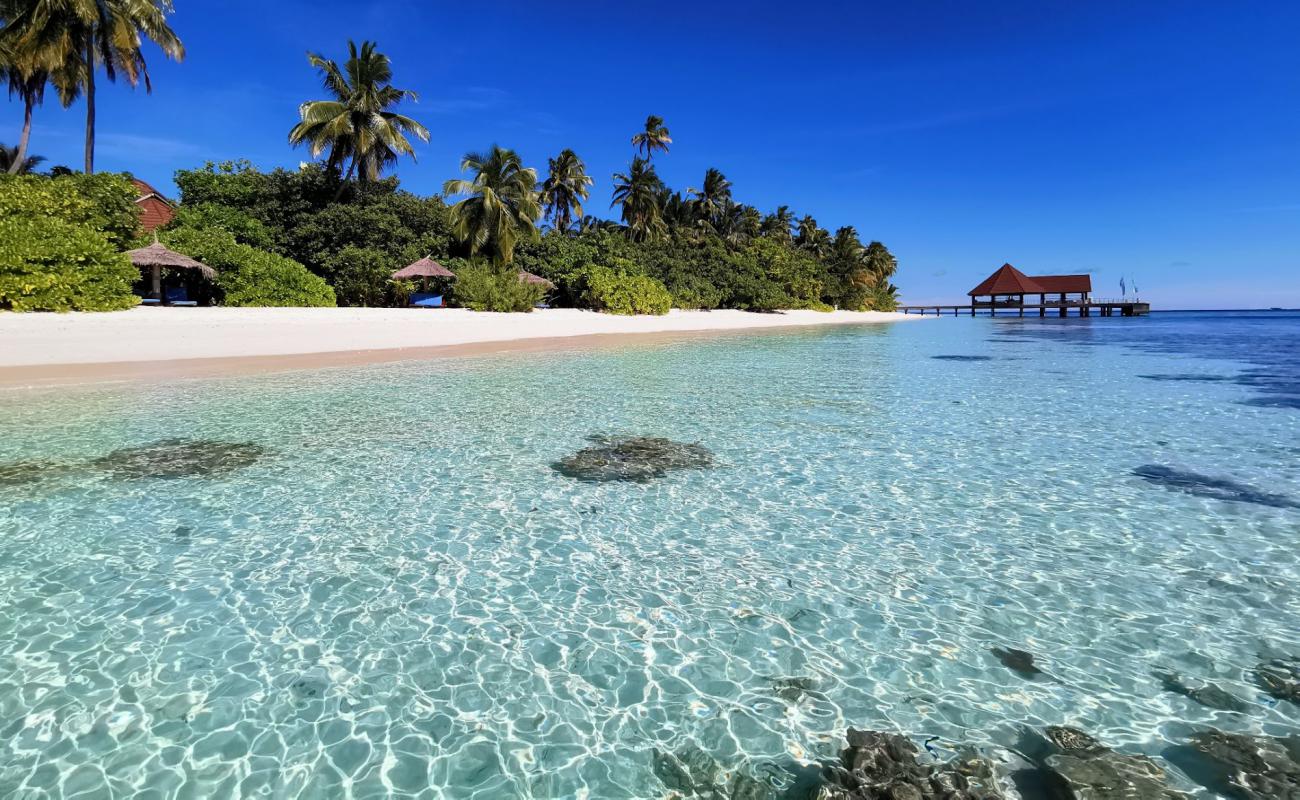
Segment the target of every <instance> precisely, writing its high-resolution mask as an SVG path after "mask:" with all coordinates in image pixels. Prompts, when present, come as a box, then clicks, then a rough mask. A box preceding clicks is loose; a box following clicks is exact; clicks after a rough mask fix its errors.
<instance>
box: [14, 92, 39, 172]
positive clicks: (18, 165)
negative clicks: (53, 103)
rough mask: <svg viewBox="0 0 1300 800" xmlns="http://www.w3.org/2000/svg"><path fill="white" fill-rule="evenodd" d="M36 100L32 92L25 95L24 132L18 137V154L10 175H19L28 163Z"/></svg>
mask: <svg viewBox="0 0 1300 800" xmlns="http://www.w3.org/2000/svg"><path fill="white" fill-rule="evenodd" d="M34 105H35V100H34V98H33V97H32V95H31V93H30V92H24V93H23V132H22V134H21V135H19V137H18V153H17V155H15V156H14V163H12V164H10V165H9V174H10V175H17V174H18V173H19V172H21V171H22V169H23V164H25V163H26V162H27V143H28V141H30V140H31V138H32V107H33V106H34Z"/></svg>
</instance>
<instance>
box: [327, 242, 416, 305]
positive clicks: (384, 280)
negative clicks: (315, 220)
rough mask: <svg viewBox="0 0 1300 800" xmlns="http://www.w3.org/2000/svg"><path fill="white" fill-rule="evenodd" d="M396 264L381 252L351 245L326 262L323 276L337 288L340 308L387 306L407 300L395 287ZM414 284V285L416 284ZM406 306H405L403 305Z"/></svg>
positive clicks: (334, 254) (331, 256) (405, 293)
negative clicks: (342, 306)
mask: <svg viewBox="0 0 1300 800" xmlns="http://www.w3.org/2000/svg"><path fill="white" fill-rule="evenodd" d="M393 272H394V267H393V262H392V260H391V259H390V258H389V256H388V254H386V253H384V252H383V251H382V250H376V249H374V248H370V247H357V246H356V245H351V244H350V245H348V246H346V247H344V248H343V249H342V250H339V251H338V252H337V253H332V254H331V255H330V256H329V257H327V258H326V259H325V263H324V269H323V270H322V274H323V275H324V277H325V279H326V280H327V281H329V283H330V285H331V286H333V287H334V294H335V296H336V297H337V298H338V301H339V304H340V305H345V306H372V307H373V306H384V305H390V304H394V302H395V301H396V300H398V299H402V298H405V297H406V296H407V295H409V294H410V290H409V289H406V288H405V287H402V289H401V291H400V295H401V297H400V298H399V297H398V296H397V295H398V294H399V291H398V289H397V288H396V287H394V285H393V280H392V274H393ZM413 285H414V284H413ZM403 304H404V303H403Z"/></svg>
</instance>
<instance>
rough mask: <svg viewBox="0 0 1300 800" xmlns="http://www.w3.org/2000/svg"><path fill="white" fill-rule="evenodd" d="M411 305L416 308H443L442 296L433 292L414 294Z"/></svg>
mask: <svg viewBox="0 0 1300 800" xmlns="http://www.w3.org/2000/svg"><path fill="white" fill-rule="evenodd" d="M411 305H412V306H414V307H416V308H442V295H440V294H433V293H432V292H414V293H413V294H412V295H411Z"/></svg>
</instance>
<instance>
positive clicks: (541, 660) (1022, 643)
mask: <svg viewBox="0 0 1300 800" xmlns="http://www.w3.org/2000/svg"><path fill="white" fill-rule="evenodd" d="M936 356H976V357H987V360H972V359H968V358H960V359H953V358H936ZM591 434H645V435H655V436H666V437H670V438H672V439H675V440H679V441H683V442H699V443H701V444H703V445H705V446H706V447H708V448H710V449H711V450H712V451H714V453H715V454H716V456H717V462H718V463H717V465H716V467H715V468H713V469H710V470H703V471H689V472H676V473H671V474H669V475H667V476H666V477H664V478H662V479H660V480H657V481H652V482H650V483H645V484H638V483H582V482H578V481H575V480H573V479H571V478H567V477H564V476H562V475H560V474H558V473H556V472H555V471H553V470H552V469H551V467H550V465H551V464H552V463H553V462H554V461H555V460H557V459H558V458H561V457H563V456H565V455H567V454H570V453H572V452H574V451H575V450H578V449H580V448H582V447H584V446H586V445H587V442H586V441H585V437H587V436H588V435H591ZM177 437H180V438H187V439H195V440H219V441H223V442H232V443H245V442H251V443H256V444H258V445H261V446H263V447H265V448H267V449H268V454H267V455H265V456H264V457H263V458H261V459H260V460H258V461H257V462H256V463H254V464H252V465H251V466H247V467H246V468H243V469H239V470H236V471H233V472H231V473H229V474H225V475H209V476H196V477H182V478H172V479H161V478H124V477H122V476H115V475H113V474H112V473H106V472H103V471H95V470H93V469H90V468H88V467H86V466H85V461H84V460H85V459H90V458H95V457H99V456H103V455H105V454H107V453H109V452H111V451H113V450H115V449H118V448H122V447H128V446H137V445H145V444H150V443H153V442H157V441H159V440H164V439H169V438H177ZM31 460H37V461H41V460H49V461H51V462H58V461H61V462H63V463H64V464H65V466H64V468H62V469H61V470H60V469H55V468H53V467H51V468H50V469H48V470H46V471H45V472H44V473H42V474H41V475H40V476H39V477H37V478H36V479H35V480H34V481H33V482H26V483H18V482H10V483H9V484H8V485H0V796H2V797H33V798H35V797H55V798H68V797H74V796H80V797H94V798H101V797H123V798H125V797H159V798H161V797H168V798H171V797H222V798H225V797H256V796H265V797H285V798H289V797H304V798H306V797H386V796H412V797H415V796H419V797H447V798H513V797H520V798H523V797H536V798H561V797H591V798H651V797H667V796H669V794H670V790H669V788H668V787H667V786H665V785H664V783H663V782H662V781H661V779H660V776H659V775H657V774H656V770H655V767H654V765H655V760H656V756H655V753H656V751H659V752H661V753H666V752H676V753H679V754H681V753H695V754H696V755H695V756H693V757H696V758H698V752H702V753H704V754H707V756H708V758H709V759H711V760H712V761H713V762H716V764H717V769H718V770H719V775H720V777H719V780H720V781H722V780H725V776H726V775H728V774H732V773H738V774H745V775H751V776H755V777H757V778H759V779H762V780H767V781H769V782H771V783H772V784H774V785H781V786H789V785H791V784H792V783H794V782H795V781H796V778H795V777H794V776H795V774H796V773H799V771H800V765H808V764H814V763H815V762H816V761H817V760H818V759H822V758H829V757H833V756H834V755H835V754H836V753H837V752H838V749H839V748H840V746H841V743H842V741H843V736H844V733H845V729H846V728H847V727H848V726H850V725H852V726H855V727H871V728H878V729H885V730H897V731H901V732H904V733H906V734H908V735H909V736H913V737H915V739H916V741H918V742H921V741H923V740H925V739H929V738H930V737H939V738H938V739H936V740H933V743H932V746H934V747H937V748H948V747H954V746H955V745H956V744H957V743H960V742H969V743H974V744H979V745H984V746H987V747H995V746H1010V745H1011V744H1012V743H1013V742H1014V741H1015V739H1016V737H1017V733H1018V731H1019V729H1020V728H1021V726H1030V727H1042V726H1045V725H1049V724H1070V725H1074V726H1077V727H1080V728H1083V729H1085V730H1087V731H1089V732H1091V733H1092V734H1094V735H1096V736H1098V737H1099V738H1101V739H1102V740H1103V741H1104V742H1105V743H1106V744H1108V745H1111V746H1112V747H1115V748H1116V749H1119V750H1122V751H1124V752H1131V753H1144V754H1149V755H1151V756H1153V757H1156V758H1159V757H1160V753H1161V751H1162V750H1163V749H1164V748H1166V747H1168V746H1169V745H1170V744H1172V743H1177V742H1179V741H1181V739H1182V737H1183V736H1185V735H1186V732H1187V731H1188V730H1192V729H1196V728H1200V727H1206V726H1214V727H1218V728H1221V729H1224V730H1232V731H1241V732H1248V733H1267V734H1271V735H1282V734H1287V733H1295V732H1297V731H1298V730H1300V708H1298V707H1296V706H1294V705H1291V704H1289V703H1287V702H1285V701H1277V700H1274V699H1273V698H1270V697H1268V696H1267V695H1265V694H1264V693H1263V692H1261V690H1260V689H1259V688H1258V687H1257V686H1256V685H1255V684H1254V683H1253V682H1252V681H1251V678H1250V670H1252V669H1253V667H1254V666H1255V665H1256V664H1257V663H1258V662H1259V661H1260V660H1261V659H1263V658H1266V657H1272V656H1278V655H1300V592H1298V590H1297V586H1300V583H1298V581H1300V509H1298V508H1296V507H1295V506H1294V505H1292V504H1291V501H1294V500H1295V499H1296V498H1300V315H1297V314H1285V313H1277V314H1238V315H1231V314H1215V315H1205V314H1201V315H1198V314H1158V315H1154V316H1152V317H1151V318H1148V319H1123V318H1105V319H1099V318H1092V319H1085V320H1074V319H1071V320H1039V319H1026V320H1019V319H998V320H987V319H977V320H970V319H965V318H962V319H951V318H948V319H938V320H933V319H932V320H929V321H926V322H919V321H916V322H906V323H899V324H894V325H885V326H875V327H860V328H839V329H822V330H806V331H799V332H786V333H780V334H755V335H741V336H721V337H713V338H703V339H694V340H690V341H680V342H674V343H667V344H665V343H662V342H661V343H655V344H636V345H631V346H627V347H622V348H616V349H598V350H585V351H584V350H572V351H559V352H555V353H549V354H538V353H528V354H519V355H510V356H494V357H488V358H481V359H461V360H450V361H440V362H424V363H403V364H388V365H377V366H371V367H365V368H350V369H335V370H322V371H315V372H297V373H290V374H281V375H270V376H255V377H238V378H229V379H220V380H211V379H209V380H178V381H176V382H175V383H172V384H170V385H157V384H154V385H141V384H115V385H107V386H98V387H81V388H64V389H59V390H42V391H35V392H32V391H21V392H4V393H0V463H8V462H18V461H31ZM68 464H71V465H72V466H67V465H68ZM79 464H80V465H81V466H77V465H79ZM1144 465H1158V466H1164V467H1170V468H1172V469H1175V470H1183V471H1187V472H1190V473H1196V474H1198V475H1203V476H1210V477H1211V478H1215V479H1226V480H1229V481H1232V482H1234V483H1231V484H1227V485H1228V486H1231V487H1236V488H1235V489H1232V490H1228V491H1227V492H1226V494H1227V495H1228V496H1227V497H1225V496H1224V495H1225V492H1223V491H1217V490H1215V489H1214V486H1219V485H1218V484H1206V483H1204V481H1201V482H1199V483H1198V482H1196V480H1193V481H1192V483H1191V484H1190V485H1189V484H1188V483H1187V481H1186V480H1184V481H1183V482H1182V483H1177V482H1175V484H1174V485H1166V484H1163V483H1161V482H1159V481H1153V480H1147V479H1144V478H1142V477H1141V476H1139V475H1136V474H1134V470H1135V469H1136V468H1140V467H1143V466H1144ZM1178 474H1181V473H1178ZM1198 480H1199V479H1198ZM1206 486H1208V487H1210V488H1209V489H1208V490H1206V491H1200V489H1202V488H1204V487H1206ZM1220 488H1221V487H1220ZM1188 489H1192V490H1193V491H1188ZM993 647H1013V648H1018V649H1023V650H1027V651H1030V652H1032V653H1033V654H1034V655H1035V656H1036V657H1037V663H1038V665H1039V666H1040V667H1041V668H1042V669H1043V670H1044V671H1045V672H1046V673H1047V675H1046V676H1040V677H1039V678H1037V679H1026V678H1024V677H1021V676H1020V675H1017V674H1016V673H1014V672H1012V671H1010V670H1009V669H1007V668H1006V667H1005V666H1003V665H1002V664H1001V663H999V661H998V659H997V658H995V657H994V656H993V655H992V654H990V649H991V648H993ZM1161 668H1163V669H1169V670H1174V671H1177V672H1179V673H1180V674H1182V675H1183V676H1184V677H1185V678H1187V679H1189V680H1191V681H1212V682H1213V683H1215V684H1216V685H1218V686H1220V687H1221V688H1223V689H1225V690H1227V691H1229V692H1232V693H1234V694H1236V695H1237V696H1238V697H1240V698H1241V699H1243V700H1245V701H1246V702H1247V703H1248V704H1249V706H1250V711H1249V712H1247V713H1233V712H1225V711H1215V710H1212V709H1209V708H1206V707H1204V706H1201V705H1198V704H1196V703H1194V702H1192V701H1191V700H1190V699H1188V698H1185V697H1182V696H1180V695H1177V694H1171V693H1168V692H1164V691H1162V690H1161V686H1160V683H1159V681H1158V680H1157V679H1156V678H1154V677H1153V676H1152V671H1153V670H1154V669H1161ZM792 687H795V688H792ZM1169 769H1170V780H1171V782H1172V783H1173V785H1174V786H1176V787H1178V788H1181V789H1185V790H1187V791H1189V792H1197V791H1199V790H1198V789H1197V787H1196V785H1195V784H1194V783H1193V782H1192V781H1190V780H1189V779H1188V778H1187V777H1186V776H1185V775H1183V774H1182V773H1181V772H1179V771H1178V770H1177V769H1176V768H1174V767H1172V766H1170V767H1169ZM1202 796H1205V795H1202Z"/></svg>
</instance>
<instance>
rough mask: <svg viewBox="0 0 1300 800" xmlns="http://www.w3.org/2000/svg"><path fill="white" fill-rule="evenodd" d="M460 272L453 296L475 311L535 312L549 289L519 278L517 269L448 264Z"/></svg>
mask: <svg viewBox="0 0 1300 800" xmlns="http://www.w3.org/2000/svg"><path fill="white" fill-rule="evenodd" d="M448 269H450V270H451V271H453V272H455V273H456V282H455V283H454V284H452V289H451V297H452V300H453V301H454V302H455V303H456V305H458V306H461V307H463V308H468V309H471V310H473V311H507V312H508V311H532V310H533V307H534V306H536V305H537V304H538V303H540V302H542V298H543V297H544V296H545V295H546V289H545V288H543V287H542V286H539V285H537V284H533V283H525V282H523V281H522V280H520V279H519V271H518V270H517V269H514V268H513V267H512V268H506V269H502V268H499V267H493V266H490V265H488V264H478V263H464V264H455V265H451V264H449V265H448Z"/></svg>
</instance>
